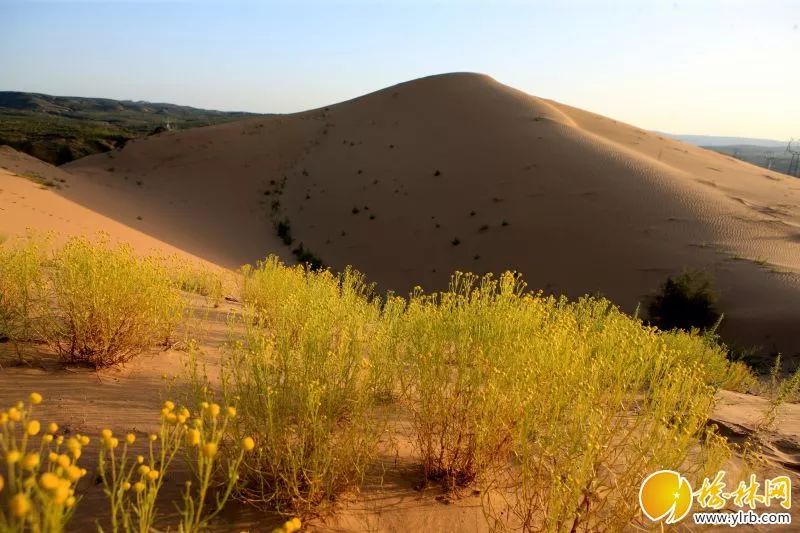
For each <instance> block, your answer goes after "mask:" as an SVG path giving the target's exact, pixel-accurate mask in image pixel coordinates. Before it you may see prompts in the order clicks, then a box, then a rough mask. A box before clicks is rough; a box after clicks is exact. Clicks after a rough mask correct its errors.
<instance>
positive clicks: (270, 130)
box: [0, 73, 800, 531]
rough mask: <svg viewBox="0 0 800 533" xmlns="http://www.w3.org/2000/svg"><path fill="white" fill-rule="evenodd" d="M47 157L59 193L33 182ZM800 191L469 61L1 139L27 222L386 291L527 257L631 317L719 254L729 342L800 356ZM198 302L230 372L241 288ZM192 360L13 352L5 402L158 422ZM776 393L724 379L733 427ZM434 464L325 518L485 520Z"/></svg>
mask: <svg viewBox="0 0 800 533" xmlns="http://www.w3.org/2000/svg"><path fill="white" fill-rule="evenodd" d="M31 173H35V174H36V175H38V176H40V177H41V178H43V179H45V180H51V181H53V182H54V183H57V184H58V187H45V186H42V185H39V184H37V183H35V182H34V181H32V180H30V179H27V178H24V177H20V176H21V175H26V174H27V175H30V174H31ZM275 201H277V202H278V205H277V206H276V209H275V210H273V207H272V205H273V202H275ZM798 206H800V181H797V180H795V179H793V178H790V177H788V176H785V175H781V174H778V173H774V172H770V171H767V170H764V169H762V168H758V167H755V166H752V165H749V164H747V163H743V162H741V161H738V160H735V159H731V158H728V157H725V156H722V155H720V154H717V153H713V152H710V151H706V150H703V149H700V148H696V147H692V146H689V145H686V144H683V143H681V142H678V141H673V140H670V139H667V138H663V137H661V136H659V135H657V134H654V133H650V132H647V131H644V130H641V129H639V128H636V127H634V126H630V125H627V124H623V123H619V122H616V121H614V120H612V119H609V118H606V117H602V116H599V115H595V114H592V113H589V112H586V111H582V110H579V109H575V108H572V107H569V106H566V105H563V104H559V103H557V102H553V101H550V100H544V99H540V98H536V97H534V96H530V95H528V94H525V93H523V92H520V91H518V90H515V89H512V88H510V87H507V86H504V85H502V84H500V83H498V82H496V81H495V80H493V79H492V78H490V77H488V76H484V75H478V74H469V73H459V74H448V75H441V76H433V77H429V78H423V79H420V80H414V81H411V82H408V83H403V84H400V85H396V86H393V87H390V88H387V89H384V90H382V91H378V92H376V93H372V94H368V95H365V96H362V97H359V98H356V99H354V100H350V101H347V102H343V103H339V104H336V105H331V106H329V107H325V108H321V109H316V110H312V111H307V112H303V113H297V114H293V115H283V116H270V117H263V118H254V119H248V120H243V121H238V122H234V123H229V124H224V125H218V126H211V127H206V128H198V129H192V130H187V131H180V132H166V133H162V134H159V135H155V136H151V137H147V138H143V139H140V140H136V141H133V142H131V143H129V144H128V145H127V146H125V148H124V149H122V150H119V151H113V152H108V153H106V154H100V155H95V156H91V157H87V158H84V159H81V160H78V161H75V162H73V163H71V164H68V165H65V166H63V167H59V168H56V167H52V166H50V165H47V164H45V163H42V162H41V161H38V160H35V159H33V158H30V157H28V156H25V155H24V154H19V153H17V152H14V151H13V150H10V149H7V148H0V233H2V234H4V235H5V236H13V235H21V234H24V232H25V231H26V229H27V228H33V229H36V230H39V231H57V232H58V233H59V235H62V236H66V235H93V234H96V233H97V232H98V231H103V232H106V233H108V234H109V235H110V236H111V237H112V238H114V239H118V240H120V241H124V242H129V243H131V244H132V245H133V246H134V247H135V248H136V249H137V250H139V251H141V252H142V253H149V252H152V251H156V252H159V253H162V252H163V253H176V254H179V255H183V256H185V257H188V258H192V259H199V260H204V261H207V262H209V263H210V264H214V265H218V266H220V267H224V268H237V267H239V266H240V265H242V264H244V263H248V262H254V261H256V260H258V259H261V258H263V257H265V256H266V255H267V254H270V253H274V254H277V255H279V256H281V257H282V258H283V259H285V260H287V261H292V260H293V256H292V252H291V250H292V248H294V247H295V246H297V245H298V244H300V243H302V244H303V247H304V248H305V249H307V250H310V251H312V252H313V253H314V254H316V255H317V256H319V257H320V258H321V259H322V260H323V261H324V262H325V263H326V264H327V265H330V266H331V267H333V268H334V269H340V268H342V267H344V266H345V265H348V264H351V265H354V266H355V267H356V268H358V269H359V270H361V271H363V272H365V273H366V274H367V276H368V277H369V279H370V280H374V281H376V282H377V283H378V285H379V287H380V288H381V289H391V290H395V291H397V292H401V293H403V292H406V291H408V290H409V289H411V288H412V287H413V286H414V285H417V284H419V285H422V286H424V287H425V288H427V289H435V288H437V287H442V286H444V285H446V283H447V280H448V278H449V274H450V273H451V272H452V271H454V270H464V271H474V272H479V273H482V272H500V271H503V270H506V269H513V270H517V271H519V272H521V273H522V274H523V275H524V277H525V279H526V281H527V282H528V284H529V288H532V289H534V290H538V289H541V290H543V291H545V292H548V293H558V294H567V295H569V296H570V297H578V296H581V295H583V294H586V293H601V294H603V295H605V296H607V297H609V298H610V299H611V300H613V301H614V302H615V303H616V304H618V305H620V306H621V307H622V308H623V309H625V310H627V311H630V312H632V311H633V310H634V309H635V308H636V306H637V304H639V303H642V302H644V301H645V299H646V298H647V296H648V294H650V293H651V292H653V291H655V290H656V289H657V288H658V286H659V284H660V283H661V282H662V281H663V280H664V279H665V278H666V277H667V276H668V275H670V274H675V273H678V272H680V271H681V270H682V269H685V268H701V269H705V270H708V271H709V272H711V273H713V275H714V277H715V279H716V283H717V286H718V288H719V290H720V293H721V301H720V307H721V309H722V310H723V311H724V312H725V319H724V322H723V326H722V334H723V335H724V336H725V339H726V340H727V341H729V342H731V343H734V344H736V345H737V346H741V347H750V346H759V347H760V348H761V349H762V350H763V351H764V352H782V353H783V354H784V356H786V357H788V358H789V359H791V358H792V357H795V356H797V355H799V354H800V336H798V335H797V334H796V325H797V324H798V322H799V321H800V297H799V296H800V207H798ZM277 219H280V220H288V221H289V223H290V226H291V232H292V235H293V237H294V239H295V242H294V244H293V245H292V246H291V247H290V246H286V245H285V244H284V243H283V242H281V240H280V239H279V238H278V236H277V235H276V232H275V229H274V227H273V224H274V221H275V220H277ZM197 305H198V306H199V307H198V308H199V309H200V310H199V311H198V313H197V316H199V317H200V318H199V319H198V320H197V321H196V324H195V325H194V326H193V327H195V328H198V329H197V330H198V331H200V332H201V334H200V340H201V347H202V350H203V352H204V354H205V355H204V357H206V362H207V363H208V364H209V365H210V367H211V368H212V369H213V366H214V365H215V362H216V361H217V359H218V348H219V345H220V344H221V343H222V342H223V341H224V339H225V334H224V323H225V312H226V310H227V309H228V308H229V307H231V306H235V305H236V304H233V303H230V302H228V303H226V304H225V306H223V308H221V309H218V310H208V309H207V308H206V307H204V306H203V304H202V303H198V304H197ZM180 369H181V355H180V353H178V352H164V353H159V354H153V355H151V356H147V357H143V358H141V359H140V360H138V361H136V362H135V363H134V364H132V365H129V366H128V367H126V368H124V369H121V370H107V371H103V372H99V373H95V372H89V371H84V370H75V369H71V370H70V369H67V370H65V369H55V368H49V367H45V368H39V367H34V368H8V369H4V370H3V371H1V372H0V403H1V404H2V405H6V404H10V403H11V402H13V401H15V400H17V399H18V397H19V396H20V394H21V393H20V391H23V392H24V393H27V391H29V390H32V389H34V388H35V389H37V390H39V391H40V392H42V394H44V395H45V397H46V398H47V400H48V402H47V403H48V409H50V410H51V411H50V412H51V413H52V414H53V416H54V417H56V418H57V419H58V420H60V421H62V424H63V423H66V424H68V425H69V427H71V428H72V429H73V430H76V431H83V432H92V433H96V432H97V431H98V430H99V429H100V427H101V426H102V425H105V424H107V425H109V426H110V427H112V429H114V430H115V432H117V431H119V432H124V431H131V430H135V431H139V432H142V431H146V430H147V429H148V427H149V426H148V424H149V423H150V422H149V420H152V418H151V417H149V414H150V413H156V412H157V410H158V407H159V405H160V402H161V401H162V400H163V399H164V398H165V395H166V394H167V392H165V391H164V387H163V381H162V374H167V375H175V374H177V373H179V372H180ZM766 402H767V401H766V400H764V399H762V398H758V397H753V396H746V395H738V394H734V393H727V392H725V393H722V394H721V396H720V401H719V405H718V407H717V411H716V414H715V421H716V422H717V423H719V424H721V425H722V426H723V427H724V428H726V429H727V431H729V432H730V434H731V435H732V436H735V435H740V436H741V435H746V434H747V433H748V432H749V431H751V430H752V428H753V426H754V425H755V424H756V423H757V420H758V419H759V416H760V413H762V412H763V410H764V409H765V408H766ZM123 414H124V416H122V415H123ZM798 420H800V412H798V409H797V405H794V404H790V405H786V406H783V407H782V408H781V413H780V416H779V424H778V431H777V433H776V434H774V435H772V436H771V441H770V442H771V444H770V446H771V447H770V450H771V452H772V453H771V455H770V457H769V459H770V461H771V464H772V467H773V468H775V469H780V470H782V471H783V470H785V469H789V470H791V471H792V472H794V474H793V475H795V477H796V473H797V472H798V470H799V469H800V466H798V465H800V455H799V454H798V451H797V450H798V449H800V427H798V424H797V421H798ZM87 421H92V422H91V424H92V425H91V426H89V425H87V424H88V422H87ZM95 425H96V427H95ZM413 464H415V462H414V457H413V450H412V449H411V446H410V444H409V443H408V442H405V443H404V442H399V443H395V444H394V445H393V446H388V445H387V447H386V450H385V453H384V456H383V465H384V467H385V468H386V471H385V472H384V473H383V474H382V475H381V476H378V475H377V474H376V475H375V476H374V479H372V480H371V481H370V482H369V483H367V486H366V487H365V489H364V491H363V493H362V494H360V495H354V496H353V497H352V498H351V499H349V500H348V501H345V502H343V503H342V506H341V507H342V509H341V512H339V513H337V514H336V515H334V516H333V517H331V518H328V519H326V520H320V521H317V522H315V523H313V524H311V526H312V527H313V528H314V529H320V530H331V531H344V530H352V529H357V530H382V531H407V530H432V531H439V530H459V531H482V530H484V529H485V525H484V521H483V515H482V512H481V508H480V505H479V499H478V496H475V495H472V496H470V495H467V496H466V497H464V498H462V499H459V500H457V501H450V500H449V499H448V498H442V497H441V496H442V495H441V494H440V493H436V492H435V491H434V492H431V493H429V492H425V491H424V492H419V491H417V490H415V489H414V486H413V485H414V482H415V481H416V480H417V479H418V478H419V476H418V472H415V471H413V469H412V467H411V466H409V465H413ZM176 484H177V481H176ZM92 490H93V491H95V492H91V491H90V494H89V495H88V496H87V502H86V503H85V504H84V505H82V510H81V512H80V514H79V516H78V517H77V520H78V523H79V524H85V525H87V526H89V525H91V524H92V523H93V517H92V504H91V502H92V501H100V495H99V493H98V492H97V490H99V489H97V488H94V489H92ZM794 508H795V509H800V494H797V493H796V494H795V505H794ZM432 511H435V512H432ZM231 513H232V515H231V516H232V517H233V518H232V519H231V520H232V522H231V523H232V524H234V525H235V527H236V528H249V529H250V530H252V531H263V530H269V529H270V527H271V526H273V525H274V522H270V521H269V519H265V518H264V517H263V516H262V515H255V516H253V514H252V512H251V511H243V510H242V509H240V508H235V509H233V510H232V511H231ZM265 520H266V521H265ZM744 530H746V529H744Z"/></svg>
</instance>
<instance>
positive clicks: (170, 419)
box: [164, 413, 178, 424]
mask: <svg viewBox="0 0 800 533" xmlns="http://www.w3.org/2000/svg"><path fill="white" fill-rule="evenodd" d="M164 419H165V420H166V421H167V422H169V423H170V424H174V423H176V422H177V421H178V416H177V415H176V414H175V413H167V414H166V416H165V417H164Z"/></svg>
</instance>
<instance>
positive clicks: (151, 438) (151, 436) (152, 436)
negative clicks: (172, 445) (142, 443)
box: [150, 433, 158, 442]
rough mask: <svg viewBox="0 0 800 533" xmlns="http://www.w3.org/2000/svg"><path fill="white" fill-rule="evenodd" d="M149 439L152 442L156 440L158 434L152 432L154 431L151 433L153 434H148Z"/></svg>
mask: <svg viewBox="0 0 800 533" xmlns="http://www.w3.org/2000/svg"><path fill="white" fill-rule="evenodd" d="M150 440H151V441H153V442H155V441H157V440H158V435H156V434H154V433H153V434H151V435H150Z"/></svg>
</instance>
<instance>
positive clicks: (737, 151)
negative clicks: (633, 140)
mask: <svg viewBox="0 0 800 533" xmlns="http://www.w3.org/2000/svg"><path fill="white" fill-rule="evenodd" d="M663 135H666V136H667V137H671V138H673V139H677V140H679V141H683V142H686V143H689V144H694V145H695V146H702V147H703V148H708V149H709V150H714V151H715V152H719V153H720V154H725V155H728V156H731V157H735V158H736V159H740V160H742V161H747V162H748V163H752V164H753V165H758V166H760V167H763V168H766V169H769V170H774V171H776V172H782V173H784V174H787V173H788V172H789V161H790V160H791V154H789V153H788V152H787V151H786V145H787V141H775V140H772V139H757V138H751V137H719V136H714V135H675V134H671V133H664V134H663ZM793 146H794V144H793Z"/></svg>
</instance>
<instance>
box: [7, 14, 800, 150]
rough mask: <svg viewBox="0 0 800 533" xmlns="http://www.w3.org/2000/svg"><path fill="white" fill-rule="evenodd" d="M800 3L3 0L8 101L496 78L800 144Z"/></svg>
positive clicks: (276, 99) (313, 102)
mask: <svg viewBox="0 0 800 533" xmlns="http://www.w3.org/2000/svg"><path fill="white" fill-rule="evenodd" d="M799 26H800V0H750V1H741V0H727V1H722V0H717V1H710V0H709V1H704V0H680V1H662V0H630V1H622V0H620V1H614V2H612V1H591V0H584V1H577V0H562V1H550V2H545V1H533V0H530V1H516V2H511V1H501V0H496V1H492V0H483V1H472V0H460V1H458V0H443V1H421V0H395V1H388V0H387V1H367V0H361V1H359V0H351V1H337V0H318V1H311V0H307V1H306V0H293V1H292V0H286V1H282V2H276V1H268V0H264V1H254V0H253V1H237V0H216V1H211V0H207V1H201V0H183V1H180V0H178V1H169V2H158V1H150V0H147V1H127V2H125V1H98V0H95V1H85V2H74V1H67V0H61V1H56V2H44V1H36V0H0V28H2V30H1V31H0V90H18V91H34V92H43V93H47V94H56V95H68V96H95V97H107V98H117V99H130V100H148V101H158V102H170V103H177V104H185V105H192V106H196V107H203V108H211V109H222V110H241V111H252V112H273V113H283V112H294V111H301V110H305V109H310V108H315V107H320V106H324V105H328V104H331V103H335V102H338V101H342V100H347V99H350V98H353V97H356V96H359V95H361V94H365V93H368V92H371V91H374V90H378V89H381V88H383V87H386V86H389V85H393V84H395V83H400V82H403V81H407V80H410V79H413V78H418V77H421V76H426V75H430V74H439V73H443V72H454V71H474V72H483V73H486V74H489V75H490V76H492V77H494V78H495V79H497V80H498V81H500V82H502V83H505V84H508V85H511V86H513V87H516V88H518V89H521V90H523V91H526V92H528V93H531V94H534V95H536V96H541V97H545V98H551V99H554V100H557V101H559V102H563V103H566V104H569V105H573V106H576V107H580V108H583V109H588V110H590V111H594V112H596V113H600V114H603V115H606V116H609V117H612V118H615V119H617V120H621V121H624V122H628V123H632V124H635V125H637V126H639V127H642V128H647V129H653V130H659V131H664V132H671V133H682V134H710V135H730V136H746V137H764V138H773V139H788V138H790V137H795V138H797V137H800V28H799Z"/></svg>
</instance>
